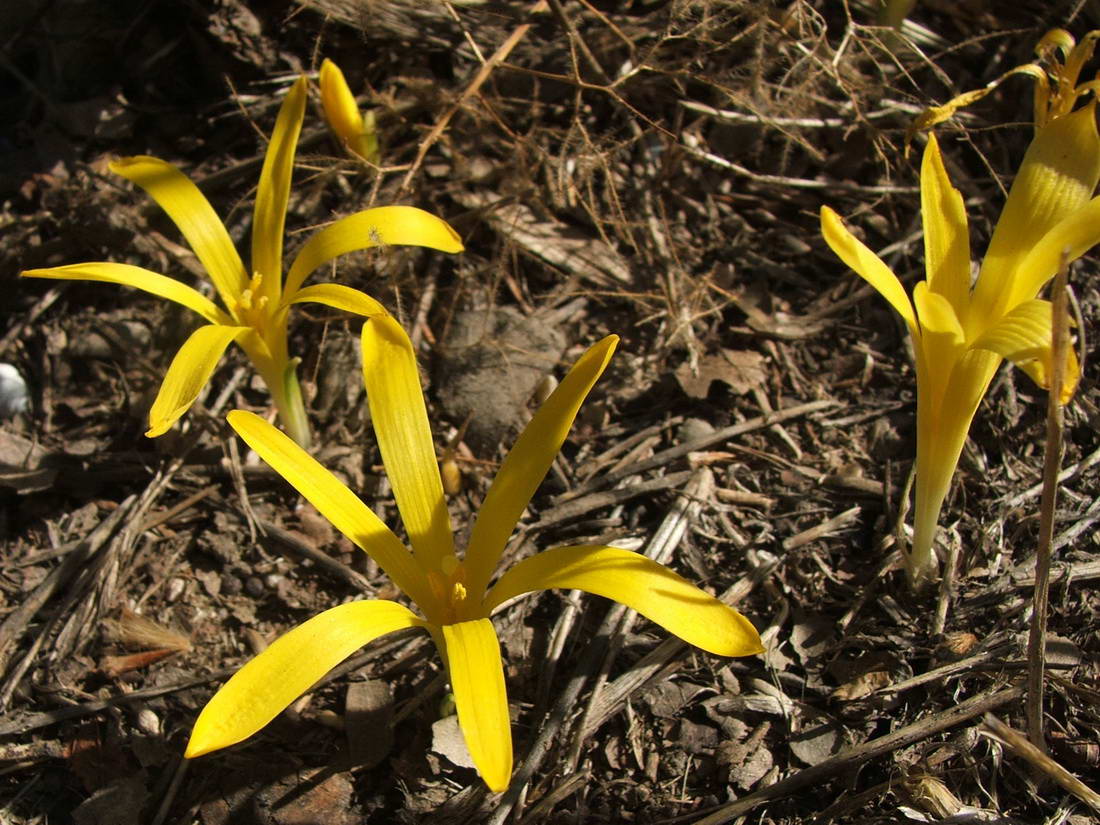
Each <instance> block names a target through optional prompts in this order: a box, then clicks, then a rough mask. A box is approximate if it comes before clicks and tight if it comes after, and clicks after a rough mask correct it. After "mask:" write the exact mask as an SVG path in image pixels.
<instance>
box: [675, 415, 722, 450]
mask: <svg viewBox="0 0 1100 825" xmlns="http://www.w3.org/2000/svg"><path fill="white" fill-rule="evenodd" d="M713 433H714V427H713V426H712V425H711V424H710V422H708V421H704V420H703V419H702V418H689V419H688V420H687V421H685V422H684V423H683V424H681V425H680V432H679V433H678V436H679V439H680V443H681V444H690V443H691V442H692V441H698V440H699V439H700V438H706V437H707V436H708V435H711V434H713Z"/></svg>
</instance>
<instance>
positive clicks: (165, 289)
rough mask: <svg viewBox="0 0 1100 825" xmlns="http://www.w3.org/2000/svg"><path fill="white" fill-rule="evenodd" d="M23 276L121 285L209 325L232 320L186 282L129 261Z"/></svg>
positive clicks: (24, 274)
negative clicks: (172, 304)
mask: <svg viewBox="0 0 1100 825" xmlns="http://www.w3.org/2000/svg"><path fill="white" fill-rule="evenodd" d="M19 274H20V276H21V277H23V278H57V279H63V280H69V281H101V282H103V283H108V284H122V285H123V286H130V287H133V288H134V289H140V290H142V291H143V292H148V293H149V294H150V295H156V296H157V297H158V298H166V299H168V300H169V301H175V302H176V303H177V304H183V305H184V306H185V307H187V308H188V309H190V310H194V311H195V312H197V313H198V314H199V315H201V316H202V317H203V318H205V319H206V320H207V321H209V322H210V323H212V324H231V323H232V320H231V319H230V318H229V316H228V315H227V314H226V313H224V312H223V311H222V310H221V309H219V308H218V306H217V305H216V304H215V303H214V302H213V301H211V300H210V299H209V298H207V297H206V296H205V295H203V294H202V293H201V292H199V291H198V290H196V289H192V288H191V287H189V286H187V284H184V283H180V282H179V281H177V280H176V279H175V278H169V277H168V276H166V275H159V274H158V273H156V272H151V271H150V270H148V269H142V268H141V267H140V266H130V265H129V264H113V263H108V262H106V261H104V262H99V261H96V262H93V263H86V264H69V265H68V266H55V267H53V268H51V269H27V270H25V271H23V272H20V273H19Z"/></svg>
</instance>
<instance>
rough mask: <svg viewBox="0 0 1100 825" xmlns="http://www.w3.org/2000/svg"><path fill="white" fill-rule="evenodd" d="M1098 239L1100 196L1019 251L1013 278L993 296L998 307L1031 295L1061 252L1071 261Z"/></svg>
mask: <svg viewBox="0 0 1100 825" xmlns="http://www.w3.org/2000/svg"><path fill="white" fill-rule="evenodd" d="M1097 243H1100V198H1093V199H1092V200H1091V201H1089V202H1088V203H1087V204H1085V205H1084V206H1082V207H1081V208H1080V209H1077V210H1076V211H1074V212H1073V213H1072V214H1071V215H1068V216H1067V217H1066V218H1065V219H1064V220H1062V221H1061V222H1060V223H1058V224H1057V225H1056V226H1055V227H1054V228H1053V229H1051V230H1050V231H1049V232H1047V234H1046V235H1044V236H1043V237H1042V239H1041V240H1040V241H1039V242H1038V243H1037V244H1035V246H1033V247H1032V248H1031V249H1029V250H1022V251H1021V256H1022V260H1021V261H1020V262H1019V265H1018V266H1017V267H1016V269H1015V273H1016V277H1015V279H1014V280H1013V282H1012V283H1011V284H1009V285H1008V288H1007V289H1005V290H1004V292H1003V294H1002V295H998V296H993V300H994V301H997V300H998V299H1000V302H999V303H998V304H997V307H998V309H1000V308H1009V309H1011V308H1012V307H1015V306H1016V305H1017V304H1019V303H1021V302H1023V301H1028V300H1030V299H1032V298H1034V297H1035V296H1036V295H1038V294H1039V290H1040V289H1042V288H1043V286H1044V285H1045V284H1046V282H1047V281H1049V280H1050V279H1051V278H1053V277H1054V274H1055V273H1056V272H1057V271H1058V267H1060V266H1061V265H1062V256H1063V255H1065V256H1066V261H1067V262H1069V263H1072V262H1073V261H1075V260H1077V259H1078V258H1080V257H1081V256H1082V255H1084V254H1085V253H1086V252H1088V251H1089V250H1090V249H1092V247H1094V246H1096V244H1097ZM983 272H984V269H983ZM979 283H980V282H979ZM976 294H977V293H975V295H976ZM992 317H995V316H992Z"/></svg>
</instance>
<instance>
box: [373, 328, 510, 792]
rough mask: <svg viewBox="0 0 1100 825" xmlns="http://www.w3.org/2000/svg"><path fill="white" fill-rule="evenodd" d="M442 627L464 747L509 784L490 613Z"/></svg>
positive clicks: (488, 779)
mask: <svg viewBox="0 0 1100 825" xmlns="http://www.w3.org/2000/svg"><path fill="white" fill-rule="evenodd" d="M368 326H369V325H368ZM440 630H441V631H442V635H443V639H444V642H445V649H444V650H442V651H440V652H441V653H442V655H443V657H444V658H445V659H446V661H447V671H448V674H449V675H450V678H451V690H452V691H453V692H454V696H455V705H456V706H457V708H458V724H459V726H460V727H461V728H462V735H463V736H464V737H465V739H466V747H467V748H469V750H470V756H471V757H473V760H474V764H475V765H477V770H478V773H480V774H481V778H482V779H483V780H484V781H485V784H486V785H488V786H489V788H490V790H493V791H498V792H499V791H503V790H506V789H507V787H508V781H509V780H510V779H511V778H512V723H511V719H510V718H509V716H508V692H507V689H506V688H505V686H504V665H503V663H502V662H501V660H500V643H499V642H498V641H497V634H496V631H495V630H493V624H492V622H490V621H489V620H488V619H475V620H473V621H469V622H459V623H458V624H448V625H443V626H442V627H441V628H440Z"/></svg>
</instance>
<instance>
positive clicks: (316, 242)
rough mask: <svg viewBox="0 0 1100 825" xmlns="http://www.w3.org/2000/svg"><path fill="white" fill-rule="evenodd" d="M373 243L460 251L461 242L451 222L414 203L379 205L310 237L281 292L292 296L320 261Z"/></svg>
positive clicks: (321, 262)
mask: <svg viewBox="0 0 1100 825" xmlns="http://www.w3.org/2000/svg"><path fill="white" fill-rule="evenodd" d="M375 246H427V247H430V248H432V249H438V250H439V251H441V252H461V251H462V249H463V246H462V241H461V239H459V237H458V233H457V232H455V231H454V230H453V229H452V228H451V227H450V225H449V224H448V223H447V222H446V221H444V220H442V219H441V218H437V217H436V216H435V215H433V214H431V213H430V212H425V211H424V210H423V209H417V208H416V207H415V206H380V207H378V208H376V209H367V210H366V211H364V212H356V213H355V214H354V215H348V217H346V218H341V219H340V220H338V221H336V223H333V224H330V225H329V226H326V227H325V228H324V229H321V230H319V231H317V232H315V233H314V234H313V235H311V236H310V238H309V240H308V241H306V242H305V244H304V245H303V246H302V248H301V249H300V250H298V254H297V255H296V256H295V258H294V262H293V263H292V264H291V265H290V273H289V274H288V275H287V278H286V287H285V291H284V294H285V295H288V296H289V295H293V294H294V292H296V291H297V290H298V288H299V287H301V285H302V284H303V283H304V282H305V279H306V278H307V277H309V275H310V273H311V272H313V270H315V269H316V268H317V267H319V266H320V265H321V264H324V263H327V262H329V261H331V260H332V259H333V258H336V257H338V256H340V255H345V254H347V253H348V252H354V251H356V250H358V249H371V248H372V247H375Z"/></svg>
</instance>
